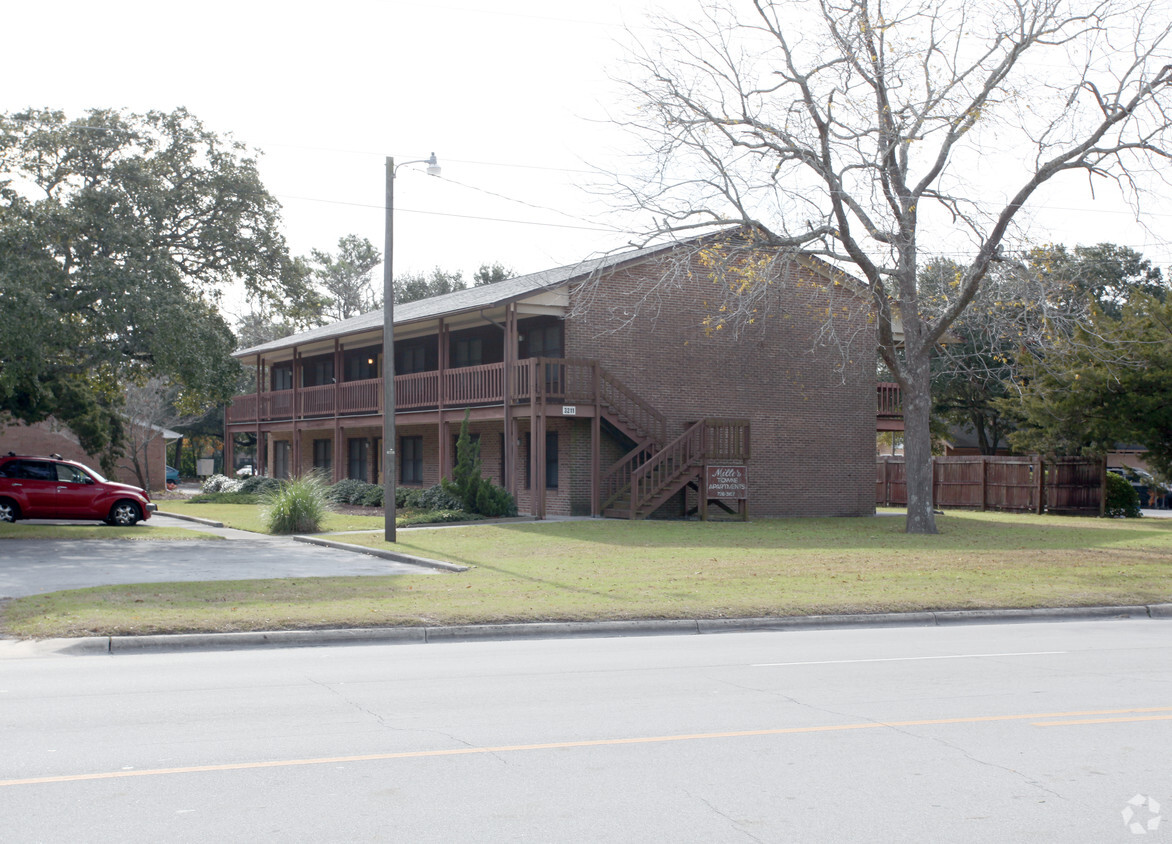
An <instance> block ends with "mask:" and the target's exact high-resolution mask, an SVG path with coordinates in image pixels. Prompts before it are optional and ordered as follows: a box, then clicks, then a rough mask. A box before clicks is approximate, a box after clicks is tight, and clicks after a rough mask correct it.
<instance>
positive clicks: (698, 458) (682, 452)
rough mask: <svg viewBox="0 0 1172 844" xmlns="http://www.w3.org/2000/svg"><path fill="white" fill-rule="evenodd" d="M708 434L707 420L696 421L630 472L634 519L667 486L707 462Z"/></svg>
mask: <svg viewBox="0 0 1172 844" xmlns="http://www.w3.org/2000/svg"><path fill="white" fill-rule="evenodd" d="M706 433H707V426H706V425H705V423H704V421H703V420H701V421H700V422H697V423H696V424H694V425H693V426H692V427H690V428H688V430H686V431H684V433H683V434H681V435H680V436H679V437H677V438H676V439H675V440H673V441H672V442H670V443H668V444H667V445H665V446H664V447H663V448H662V449H660V450H659V451H658V452H657V453H656V454H654V455H653V456H652V457H651V459H649V460H648V461H647V462H646V463H644V464H643V465H642V466H640V467H639V468H638V469H635V470H634V471H633V472H632V473H631V504H630V517H631V518H632V519H633V518H635V514H636V513H638V512H639V509H640V508H641V507H643V506H644V505H645V504H647V503H648V502H650V501H651V499H652V498H653V497H654V496H656V495H658V494H659V493H660V491H662V490H663V489H664V488H665V487H666V486H667V485H668V484H670V483H671V482H672V481H673V480H675V479H677V478H679V477H680V475H682V474H683V473H684V472H686V471H688V469H690V468H691V467H693V466H696V465H698V464H700V463H702V462H703V461H704V447H705V440H706V439H707V437H706V436H705V434H706Z"/></svg>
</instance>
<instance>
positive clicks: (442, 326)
mask: <svg viewBox="0 0 1172 844" xmlns="http://www.w3.org/2000/svg"><path fill="white" fill-rule="evenodd" d="M448 330H449V329H448V325H447V323H446V322H444V319H443V317H440V320H439V326H438V328H437V329H436V337H435V344H436V369H437V370H438V377H439V382H438V383H437V384H436V395H437V404H436V417H437V418H438V422H437V424H436V431H437V436H438V437H439V439H438V441H437V442H436V454H435V459H436V475H437V477H436V483H439V482H440V480H441V479H443V478H444V476H445V475H447V474H449V472H450V471H451V456H450V455H449V454H448V423H447V420H446V419H445V418H444V405H445V404H446V403H447V397H448V396H447V386H448Z"/></svg>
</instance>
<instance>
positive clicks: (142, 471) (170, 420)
mask: <svg viewBox="0 0 1172 844" xmlns="http://www.w3.org/2000/svg"><path fill="white" fill-rule="evenodd" d="M178 396H179V390H178V388H176V387H175V386H174V385H172V384H171V383H170V382H169V381H168V380H167V379H166V378H159V377H153V378H148V379H147V380H146V381H144V382H142V383H137V384H129V385H128V386H127V387H126V401H125V404H124V405H123V408H122V412H123V415H124V416H125V417H126V435H125V439H124V442H123V458H124V459H125V460H126V461H127V463H126V464H124V465H126V466H127V467H128V468H130V469H132V470H133V471H134V474H135V476H136V477H137V478H138V484H139V486H141V487H142V488H143V489H145V490H148V491H149V490H150V488H151V484H152V478H151V462H150V452H151V446H152V445H153V444H154V442H155V441H156V440H158V439H159V438H161V437H162V436H163V433H164V430H165V428H166V426H168V425H175V424H179V423H181V422H183V421H184V418H185V417H183V416H182V415H181V414H180V413H178V412H177V411H176V409H175V402H176V400H177V398H178ZM164 453H165V452H164ZM153 480H156V481H157V480H161V479H158V478H156V479H153Z"/></svg>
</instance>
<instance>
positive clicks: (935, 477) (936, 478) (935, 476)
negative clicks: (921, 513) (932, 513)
mask: <svg viewBox="0 0 1172 844" xmlns="http://www.w3.org/2000/svg"><path fill="white" fill-rule="evenodd" d="M938 468H939V467H938V466H937V465H936V458H935V457H933V458H932V508H933V509H935V508H936V502H937V501H939V500H940V491H939V490H938V489H937V487H939V486H940V475H939V473H938V472H937V471H936V470H937V469H938ZM904 479H905V480H906V479H907V476H906V475H905V476H904Z"/></svg>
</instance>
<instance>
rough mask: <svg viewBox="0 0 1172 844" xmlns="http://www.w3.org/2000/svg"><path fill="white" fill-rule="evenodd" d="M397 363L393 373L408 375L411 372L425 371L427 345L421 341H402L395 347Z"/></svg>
mask: <svg viewBox="0 0 1172 844" xmlns="http://www.w3.org/2000/svg"><path fill="white" fill-rule="evenodd" d="M395 357H397V358H398V363H397V365H396V366H395V374H397V375H409V374H410V373H412V372H426V371H427V347H426V346H424V345H423V344H422V343H403V344H402V345H400V346H397V347H396V348H395Z"/></svg>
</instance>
